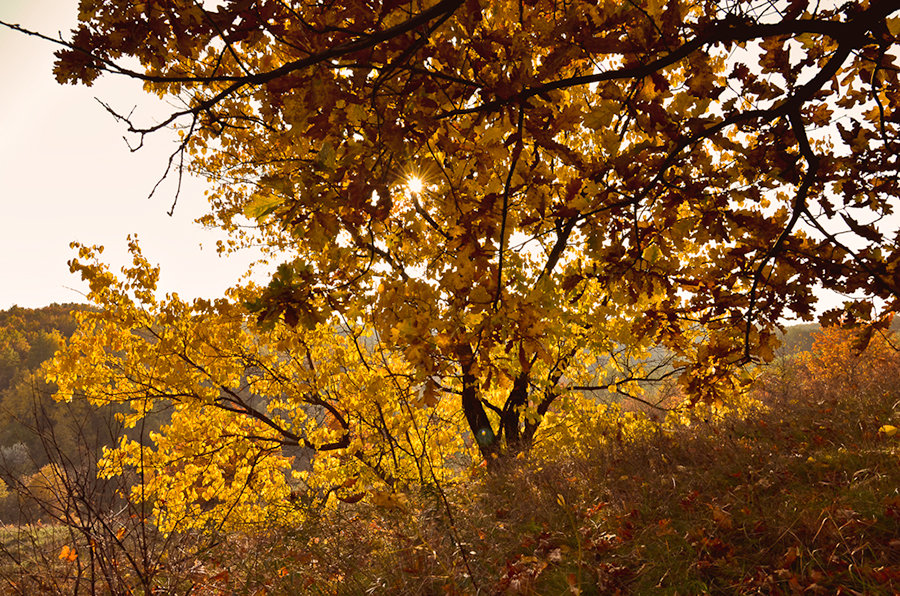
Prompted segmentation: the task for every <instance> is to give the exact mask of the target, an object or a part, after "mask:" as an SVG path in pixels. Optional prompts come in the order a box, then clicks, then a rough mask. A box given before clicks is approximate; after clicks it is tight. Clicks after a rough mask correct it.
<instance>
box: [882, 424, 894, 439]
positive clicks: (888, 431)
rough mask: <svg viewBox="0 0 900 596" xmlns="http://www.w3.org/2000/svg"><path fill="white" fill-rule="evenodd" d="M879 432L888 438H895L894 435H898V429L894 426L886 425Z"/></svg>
mask: <svg viewBox="0 0 900 596" xmlns="http://www.w3.org/2000/svg"><path fill="white" fill-rule="evenodd" d="M878 432H880V433H881V434H883V435H885V436H887V437H893V436H894V435H896V434H897V427H896V426H894V425H892V424H885V425H884V426H882V427H881V428H879V429H878Z"/></svg>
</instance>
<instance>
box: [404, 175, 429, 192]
mask: <svg viewBox="0 0 900 596" xmlns="http://www.w3.org/2000/svg"><path fill="white" fill-rule="evenodd" d="M406 188H407V189H408V190H409V192H411V193H413V194H414V195H417V194H419V193H421V192H422V189H423V188H425V182H423V181H422V179H421V178H419V177H418V176H410V177H409V178H407V179H406Z"/></svg>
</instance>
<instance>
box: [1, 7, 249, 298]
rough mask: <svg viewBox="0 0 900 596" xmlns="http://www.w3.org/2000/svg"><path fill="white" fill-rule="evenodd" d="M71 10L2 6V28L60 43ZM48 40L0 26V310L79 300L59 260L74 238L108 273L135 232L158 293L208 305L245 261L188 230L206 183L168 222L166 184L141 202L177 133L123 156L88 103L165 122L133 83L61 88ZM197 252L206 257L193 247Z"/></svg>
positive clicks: (118, 129) (191, 188) (170, 193)
mask: <svg viewBox="0 0 900 596" xmlns="http://www.w3.org/2000/svg"><path fill="white" fill-rule="evenodd" d="M77 5H78V2H77V0H0V20H3V21H7V22H13V23H18V24H20V25H22V26H24V27H27V28H30V29H35V30H39V31H41V32H44V33H47V34H51V35H53V36H57V34H58V33H59V32H60V31H62V32H63V33H66V32H68V31H69V29H71V28H72V27H73V26H74V24H75V22H76V14H77ZM54 50H55V48H54V47H53V46H52V45H51V44H50V43H48V42H46V41H41V40H38V39H36V38H28V37H25V36H24V35H21V34H18V33H14V32H12V31H10V30H8V29H6V28H5V27H4V28H0V81H2V82H3V85H2V86H3V92H2V93H0V309H6V308H9V307H10V306H12V305H14V304H17V305H19V306H26V307H38V306H44V305H47V304H50V303H52V302H83V301H84V297H83V293H84V291H85V288H86V286H85V285H84V284H82V283H81V281H80V280H79V279H78V278H77V277H75V276H73V275H71V274H70V273H69V271H68V266H67V265H66V262H67V261H68V260H69V259H70V258H71V257H72V256H73V253H72V251H71V249H70V248H69V243H70V242H72V241H73V240H77V241H80V242H82V243H86V244H102V245H104V246H105V247H106V250H105V252H104V253H103V254H104V258H105V259H106V260H107V262H109V263H111V264H113V265H114V269H115V270H118V269H119V267H121V266H122V265H124V264H125V263H126V262H127V261H128V258H127V254H126V250H125V248H126V237H127V235H128V234H129V233H136V234H137V235H138V237H139V239H140V242H141V246H142V248H143V251H144V254H145V256H146V257H147V258H148V259H149V260H150V262H152V263H158V264H160V265H161V266H162V274H161V278H160V286H161V290H163V291H177V292H178V293H179V295H181V296H182V297H193V296H205V297H213V296H218V295H221V293H222V292H223V291H224V290H225V289H226V288H227V287H229V286H231V285H233V284H234V283H235V282H236V281H237V279H238V277H239V276H240V275H241V274H242V273H243V272H244V270H245V269H246V266H247V264H248V263H249V262H250V260H251V256H250V255H247V256H246V257H245V258H238V257H229V259H227V260H224V259H220V258H219V257H218V256H217V255H216V252H215V241H216V239H218V238H221V237H222V235H221V233H217V232H215V231H210V230H204V229H203V228H202V227H201V226H199V225H197V224H194V223H193V220H194V219H195V218H196V217H197V216H199V215H200V214H201V213H203V212H204V208H205V201H204V198H203V190H204V186H203V183H201V182H200V181H196V180H195V181H192V182H190V183H188V184H187V185H186V187H185V188H184V189H183V192H182V196H181V198H180V199H179V201H178V207H177V208H176V211H175V214H174V216H173V217H169V216H168V215H167V214H166V212H167V211H168V210H169V207H170V206H171V203H172V199H173V197H174V179H173V182H172V183H171V184H168V185H163V187H161V189H160V190H159V191H158V192H157V194H156V195H155V196H154V197H153V198H152V199H150V200H148V199H147V196H148V194H149V193H150V190H151V189H152V188H153V185H154V183H155V182H156V180H157V179H158V178H159V177H160V175H161V174H162V172H163V171H164V170H165V164H166V159H167V157H168V155H169V153H170V152H171V150H172V148H173V143H174V138H175V137H174V135H173V134H170V133H169V131H166V132H164V133H162V134H158V135H156V136H155V137H154V138H152V139H150V140H149V142H148V146H147V147H145V148H144V149H142V150H141V151H139V152H137V153H131V152H130V151H129V149H128V147H127V145H126V143H125V141H124V140H123V139H122V136H123V134H124V128H123V127H122V125H121V124H120V123H117V122H116V121H115V120H114V119H113V118H112V117H111V116H110V115H109V114H107V113H106V112H105V111H104V109H103V108H102V107H101V106H100V104H98V103H97V101H96V100H95V97H97V98H100V99H102V100H104V101H106V102H108V103H111V104H112V105H113V106H114V107H116V108H117V109H119V110H121V111H124V112H126V113H127V112H128V111H130V110H131V108H132V107H134V106H137V109H136V111H135V113H136V114H137V115H138V117H141V116H142V115H143V116H145V117H146V118H148V119H152V117H153V115H154V113H156V114H157V115H158V114H161V111H160V108H161V107H162V106H160V105H159V104H156V105H155V107H154V98H152V97H150V96H148V95H145V94H144V93H143V92H142V90H141V87H140V84H139V83H136V82H133V81H128V80H125V79H122V78H114V77H109V76H107V77H103V78H102V79H101V80H100V81H98V82H97V83H95V85H94V86H93V87H90V88H88V87H82V86H78V87H73V86H71V85H66V86H62V85H59V84H57V83H56V80H55V79H54V77H53V74H52V65H53V51H54ZM201 246H202V247H201Z"/></svg>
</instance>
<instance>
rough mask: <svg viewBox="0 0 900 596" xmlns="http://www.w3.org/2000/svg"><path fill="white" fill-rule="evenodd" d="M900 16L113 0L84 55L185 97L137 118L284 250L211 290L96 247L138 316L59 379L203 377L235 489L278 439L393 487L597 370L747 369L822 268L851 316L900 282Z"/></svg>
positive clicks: (496, 2)
mask: <svg viewBox="0 0 900 596" xmlns="http://www.w3.org/2000/svg"><path fill="white" fill-rule="evenodd" d="M896 13H897V5H896V3H895V2H893V1H891V0H856V1H850V2H845V3H842V4H840V5H837V4H836V3H816V2H807V1H805V0H790V1H784V2H779V1H765V2H744V1H733V2H713V1H708V0H673V1H668V2H661V1H658V0H631V1H628V2H620V1H619V0H609V1H601V2H585V1H583V0H569V1H560V0H518V1H516V2H511V1H507V0H491V1H488V0H440V1H438V2H428V1H424V2H394V1H386V0H384V1H382V0H373V1H368V0H338V1H335V2H327V3H321V2H312V1H294V0H227V1H220V2H203V3H200V2H195V1H193V0H149V1H147V2H119V1H113V0H82V2H81V4H80V9H79V18H80V24H79V26H78V27H77V28H76V29H75V30H74V31H73V32H72V33H71V35H70V36H69V37H68V38H67V39H66V40H65V41H62V42H59V43H61V44H62V46H63V47H62V48H61V49H60V50H59V51H58V52H57V56H58V61H57V64H56V76H57V78H58V80H59V81H60V82H64V83H84V84H90V83H91V82H92V81H93V80H95V79H96V78H97V77H98V76H100V75H102V74H105V73H112V74H118V75H122V76H127V77H132V78H134V79H137V80H140V81H142V82H143V85H144V87H145V89H146V90H147V91H148V92H150V93H154V94H157V95H159V96H161V97H166V98H171V99H173V100H175V101H176V102H179V103H178V105H180V106H182V107H180V108H175V109H173V112H172V113H171V115H170V117H168V118H166V119H164V120H162V121H160V122H156V123H151V124H144V123H142V122H140V121H138V120H136V119H134V118H133V117H131V116H129V115H124V114H117V116H118V117H119V118H121V119H122V121H123V122H124V125H125V126H126V127H127V128H128V130H129V131H130V132H131V133H133V134H135V135H137V137H138V138H139V139H141V140H142V139H143V137H144V136H145V135H147V134H152V133H154V132H155V131H158V130H161V129H164V128H166V127H175V128H177V129H178V130H179V133H180V144H179V145H178V147H177V150H176V151H175V153H174V154H173V155H172V158H171V160H170V162H169V169H167V173H169V172H170V171H171V170H174V171H175V175H180V173H181V171H182V170H183V169H189V170H191V171H193V172H197V173H200V174H202V175H205V176H206V177H208V179H209V180H210V181H211V182H212V183H213V184H214V190H212V191H211V193H210V195H209V213H208V215H207V216H206V217H205V218H204V221H205V222H206V223H207V224H209V225H214V226H220V227H222V228H224V229H225V230H228V231H229V232H230V233H231V242H229V243H227V244H223V245H222V247H221V248H222V250H223V252H226V253H227V252H228V251H229V250H237V249H239V248H240V247H241V246H244V245H247V244H254V243H255V244H262V245H264V246H266V247H268V248H269V249H270V251H271V252H270V254H271V256H272V258H273V259H277V260H279V261H280V262H281V265H279V266H278V268H277V271H276V272H275V273H274V275H273V277H272V281H271V283H270V284H269V285H268V286H267V287H256V286H253V285H252V284H245V285H244V286H242V287H239V288H236V289H235V291H234V292H233V293H232V294H231V295H230V297H229V298H228V299H223V300H219V301H216V302H207V301H198V302H196V303H194V304H188V303H185V302H183V301H181V300H180V299H178V297H177V296H169V297H167V298H165V299H158V298H157V297H155V296H154V294H153V292H154V289H155V278H156V274H157V272H156V271H155V269H153V268H152V267H151V266H150V265H149V264H148V263H147V262H146V261H145V260H144V258H143V257H142V256H141V255H140V253H139V251H138V250H137V248H136V245H135V247H134V252H135V266H134V267H133V268H129V269H127V270H125V271H124V273H123V275H122V276H116V275H113V274H112V273H110V272H109V271H108V269H107V268H106V267H104V266H103V265H102V263H101V262H100V261H99V260H98V257H97V252H96V251H95V250H93V249H91V248H88V247H80V254H79V257H78V258H77V259H75V260H74V261H73V263H72V267H73V269H74V270H76V271H79V272H80V273H81V274H82V275H83V276H85V277H86V278H87V279H89V280H90V282H91V287H92V294H91V298H92V300H94V301H95V302H96V303H97V304H98V305H99V306H101V307H103V308H104V309H105V310H104V311H103V312H101V313H93V312H91V313H83V314H81V315H80V318H81V320H82V325H83V327H82V331H81V332H79V334H77V335H76V336H75V338H74V339H73V341H72V343H71V344H70V348H69V350H68V351H67V352H66V353H65V354H63V355H62V356H61V357H60V358H58V359H57V364H56V367H57V370H56V373H55V374H56V380H57V382H58V383H59V385H60V387H61V389H62V391H63V393H64V394H65V392H66V391H70V392H71V391H75V390H76V389H77V391H79V392H83V393H85V394H88V395H93V396H94V399H98V400H101V401H102V400H128V401H131V403H133V404H134V408H135V416H136V417H137V418H136V420H137V419H138V418H140V416H141V415H142V414H143V413H144V412H146V411H147V408H152V407H156V406H155V405H153V404H154V403H156V401H158V400H162V401H164V402H166V403H169V404H174V405H175V410H176V412H180V413H181V414H178V415H176V416H175V417H173V421H172V424H171V426H170V427H169V432H168V435H167V436H166V437H163V436H162V435H158V436H156V439H157V444H158V448H159V453H163V452H166V450H169V456H171V457H170V460H167V461H174V460H178V461H183V460H184V458H183V457H182V456H183V453H181V454H179V453H180V452H179V450H185V449H187V450H188V451H190V450H191V449H194V450H195V451H194V452H192V453H193V455H194V456H195V457H201V454H200V453H199V452H196V450H197V449H200V446H202V445H204V444H206V445H209V444H210V442H211V439H210V437H209V436H204V437H200V436H199V434H202V433H209V432H216V433H218V435H217V436H218V437H219V438H218V439H217V440H218V441H219V443H216V444H218V445H221V449H222V450H223V451H220V452H219V453H220V454H226V453H227V454H228V456H227V457H226V460H229V461H235V459H234V458H235V457H236V458H238V459H241V458H246V462H248V463H247V466H244V467H242V468H241V469H242V470H244V472H242V473H243V474H244V477H243V479H241V474H238V473H235V472H232V473H230V476H229V475H228V474H225V475H224V476H223V472H222V471H221V466H218V467H217V466H212V465H211V464H210V463H209V462H211V461H212V459H210V458H213V455H211V454H209V453H207V455H206V456H205V457H206V459H205V460H203V461H206V462H207V464H204V465H206V466H207V467H206V468H204V469H209V470H213V469H216V470H218V471H216V472H214V473H213V472H210V473H211V474H212V476H210V477H209V478H208V482H207V483H206V485H205V488H203V490H205V491H206V497H211V496H212V495H213V493H215V490H213V489H212V488H210V487H214V486H221V485H222V483H226V484H228V483H231V484H229V486H231V485H233V486H234V487H235V488H234V490H235V491H238V493H240V494H246V490H245V488H246V486H249V485H252V482H251V480H249V479H248V477H247V474H248V473H249V474H250V475H251V476H252V472H253V470H254V469H257V468H254V466H256V465H258V466H260V467H259V470H260V471H262V470H267V472H265V473H270V472H271V474H272V477H273V478H274V477H275V476H277V474H276V472H275V470H277V469H281V468H283V467H284V466H286V465H288V463H289V460H288V459H277V458H278V457H285V456H284V454H283V452H278V453H276V451H277V450H275V449H274V448H275V447H276V446H278V445H294V446H303V447H306V448H308V449H311V450H315V451H318V452H319V453H321V454H330V457H331V458H332V459H331V460H327V461H332V460H333V461H340V462H342V464H341V465H344V464H346V462H347V461H355V462H357V464H358V465H359V466H360V468H359V470H356V468H353V470H352V473H350V476H346V475H345V477H344V479H337V478H333V479H332V484H331V485H330V486H331V488H332V489H335V490H337V489H340V490H339V491H338V492H340V491H344V492H343V493H341V494H343V495H344V496H345V498H352V495H349V494H348V493H349V492H352V487H353V474H357V473H358V474H362V473H363V472H362V470H368V471H369V473H374V474H375V476H377V477H378V478H381V479H382V480H383V481H385V482H387V483H388V484H391V483H392V482H393V481H394V480H395V479H396V478H398V477H400V476H402V475H403V474H406V473H411V474H413V475H415V474H418V475H419V476H421V477H424V476H427V473H426V471H425V470H430V469H432V468H431V467H430V465H431V464H430V463H429V464H428V465H424V466H423V463H422V462H428V461H429V460H427V458H429V457H437V458H438V459H440V460H441V461H442V462H444V468H447V467H448V466H449V467H450V468H452V465H450V463H447V462H451V463H452V461H453V457H455V456H458V455H459V454H465V453H467V450H471V449H475V448H477V449H478V450H479V451H480V453H481V455H482V456H484V457H486V458H488V459H489V460H490V459H491V458H493V457H496V456H500V455H502V454H511V453H517V452H519V451H520V450H521V449H525V448H529V447H531V446H532V445H533V444H534V443H535V438H536V436H538V435H540V432H542V430H541V429H545V428H547V426H548V425H547V420H548V417H556V416H559V417H561V418H559V419H560V420H561V419H564V418H565V416H564V414H565V412H567V411H570V412H571V411H578V410H579V409H582V410H583V408H589V407H592V406H591V404H592V403H593V401H592V400H590V399H585V395H588V394H589V392H591V391H595V390H609V391H611V392H620V393H625V394H628V395H631V396H634V397H636V398H640V397H641V391H642V385H641V384H640V382H639V381H641V380H647V379H649V380H656V381H661V380H665V379H667V378H668V379H673V380H675V379H677V381H678V383H679V385H680V387H681V388H682V390H683V391H684V392H685V394H687V395H689V396H691V398H692V399H694V400H713V399H718V398H719V397H721V396H724V395H727V394H729V393H732V392H734V391H735V389H736V388H737V387H738V386H739V384H740V382H741V380H742V378H741V375H742V372H741V368H740V367H741V366H742V365H745V364H748V363H752V362H760V361H767V360H769V359H771V357H772V354H773V349H774V348H775V344H776V339H775V333H774V331H775V328H776V327H777V325H778V322H779V321H780V320H783V319H784V318H785V317H792V316H793V317H799V318H802V319H807V320H808V319H810V318H811V317H812V315H813V313H814V309H815V305H816V288H817V287H822V288H827V289H830V290H835V291H837V292H840V293H842V294H846V295H848V296H852V297H851V298H848V301H847V302H846V303H845V305H844V307H843V308H841V309H838V310H835V311H832V312H829V313H826V315H825V318H826V320H830V321H838V320H840V321H842V322H845V323H855V322H863V323H869V324H871V325H880V324H886V321H887V318H886V315H887V314H890V313H891V312H893V311H894V310H896V308H897V306H898V303H897V298H898V287H900V286H898V281H900V278H898V275H900V272H898V263H900V260H898V255H900V253H898V248H900V246H898V235H897V232H898V225H897V221H896V219H893V216H894V208H895V206H896V204H897V201H898V176H897V173H898V161H897V160H898V158H897V155H898V148H900V144H898V125H900V112H898V111H897V108H896V106H900V96H898V93H900V84H898V83H900V81H898V65H897V48H898V46H897V39H898V38H897V36H898V33H900V14H896ZM110 111H113V113H116V112H115V111H114V108H112V107H110ZM98 337H99V338H102V340H103V341H101V342H97V338H98ZM91 342H94V343H93V344H91ZM89 344H90V345H89ZM660 354H664V355H665V356H664V357H663V356H660ZM151 402H153V403H151ZM198 411H202V412H204V413H205V414H204V416H206V418H204V420H207V421H208V422H209V424H208V425H206V426H203V427H201V426H200V425H198V423H197V420H198V418H197V412H198ZM178 416H184V418H183V419H179V418H178ZM556 419H557V418H554V420H556ZM216 421H217V422H216ZM135 423H136V422H135ZM560 424H561V425H563V426H564V425H565V423H560ZM178 437H181V438H178ZM234 437H244V438H247V437H249V438H250V439H254V440H256V441H257V442H256V443H255V444H256V445H257V448H256V449H255V450H253V449H249V450H247V449H246V447H244V446H240V447H239V446H235V447H234V449H237V450H239V451H240V450H241V449H245V451H240V453H241V454H242V455H237V452H229V451H228V449H231V447H226V445H232V443H230V442H229V441H231V440H232V439H233V438H234ZM548 441H549V439H548ZM213 443H214V441H213ZM188 445H193V447H190V448H189V447H188ZM235 445H236V444H235ZM242 445H245V444H242ZM128 449H129V447H128V446H127V445H123V447H122V450H121V453H120V455H121V454H127V453H129V451H128ZM267 449H268V451H266V450H267ZM438 453H440V455H435V454H438ZM265 454H269V455H265ZM264 455H265V457H264ZM269 456H271V457H274V458H276V459H273V460H271V461H272V462H275V463H272V464H271V466H269V464H265V465H263V463H258V464H257V463H253V462H262V461H263V460H266V461H269V460H268V459H266V458H267V457H269ZM123 457H124V456H123ZM134 457H136V456H134ZM179 458H180V459H179ZM260 458H262V459H260ZM335 458H336V459H335ZM201 459H202V458H201ZM276 460H277V461H276ZM404 460H405V461H407V462H409V466H411V467H410V468H409V470H413V472H408V471H407V472H404V470H405V469H406V468H404V466H405V465H406V464H403V463H402V462H403V461H404ZM131 461H135V460H131ZM142 461H143V460H142ZM241 461H244V460H241ZM314 461H315V462H319V463H317V464H314V465H325V464H322V463H321V462H323V461H326V460H325V459H319V458H315V459H314ZM111 465H112V464H111ZM160 465H161V466H162V465H163V464H160ZM166 465H169V464H166ZM197 465H200V464H197ZM329 465H331V464H329ZM267 466H268V467H267ZM113 467H115V466H113ZM448 469H449V468H448ZM248 470H249V472H248ZM415 470H417V472H415ZM260 473H262V472H260ZM298 473H299V472H298ZM303 473H306V472H303ZM216 475H218V476H216ZM213 476H215V478H213ZM195 477H196V474H195ZM340 482H343V484H340ZM217 483H218V484H217ZM241 487H244V488H241ZM203 490H201V492H203ZM279 490H281V491H282V493H281V494H284V495H286V494H288V493H287V491H289V487H287V485H285V486H283V487H282V488H281V489H279ZM241 491H243V492H241ZM236 494H237V493H236ZM200 496H202V495H200ZM206 497H204V498H206ZM235 498H237V497H235ZM200 500H202V499H200ZM207 509H208V506H207Z"/></svg>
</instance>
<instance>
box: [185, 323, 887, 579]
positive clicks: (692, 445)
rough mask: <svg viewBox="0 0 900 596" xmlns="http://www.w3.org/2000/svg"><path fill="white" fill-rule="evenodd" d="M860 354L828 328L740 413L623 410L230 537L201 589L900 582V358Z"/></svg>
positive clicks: (877, 347)
mask: <svg viewBox="0 0 900 596" xmlns="http://www.w3.org/2000/svg"><path fill="white" fill-rule="evenodd" d="M859 347H860V346H859V343H858V340H856V339H855V336H854V335H852V334H849V333H847V332H842V331H840V330H827V331H826V332H825V333H824V335H823V336H822V337H821V338H820V339H819V341H818V343H817V344H816V345H815V346H814V348H813V350H812V351H811V352H809V353H805V354H802V355H799V356H795V357H790V358H785V359H783V360H782V361H780V362H778V363H775V364H773V365H771V366H769V367H767V368H765V370H763V371H762V373H761V374H760V375H759V378H758V380H757V382H756V383H755V385H754V386H753V388H752V391H751V393H750V394H749V395H748V396H747V400H748V401H747V403H749V404H754V406H753V407H745V408H743V409H742V410H740V412H739V413H735V412H734V411H732V412H731V413H726V414H721V412H720V413H719V414H717V413H716V411H715V410H714V409H709V408H699V409H696V408H695V409H693V410H691V411H689V412H688V413H687V414H684V415H679V419H678V420H674V419H673V418H671V417H670V419H669V420H668V421H664V422H659V423H656V422H654V423H650V422H648V420H647V419H645V418H643V415H642V414H634V413H631V414H626V413H624V412H621V411H618V410H610V411H609V413H608V417H607V418H606V419H604V420H598V423H597V426H596V435H597V436H596V437H595V439H596V440H593V441H591V443H590V445H589V447H588V448H584V449H581V450H579V452H578V454H572V453H568V454H560V455H558V456H556V457H551V456H547V455H542V456H541V457H536V456H523V457H519V458H515V459H512V460H511V461H506V462H503V463H502V464H499V465H497V466H494V467H492V470H491V471H490V472H488V470H487V469H485V468H476V470H475V471H474V472H473V474H472V475H471V478H470V479H469V480H467V481H466V482H461V483H458V484H454V485H449V486H438V485H425V486H421V487H418V490H416V491H409V492H407V493H406V494H404V495H402V498H401V497H399V496H398V498H396V499H392V500H389V501H386V502H382V503H380V506H376V505H374V504H371V503H366V502H365V501H361V502H358V503H355V504H352V505H349V504H348V505H346V506H344V507H342V508H339V509H337V510H335V511H328V512H323V513H322V515H321V516H318V517H315V516H311V519H310V520H309V521H308V522H306V523H305V525H303V526H301V527H297V528H294V529H292V530H290V531H286V530H269V531H262V530H261V531H259V532H257V533H255V534H253V535H248V534H234V533H232V534H228V535H224V536H222V537H220V539H219V540H218V541H217V542H216V544H215V547H214V548H210V549H208V550H207V551H204V552H203V553H198V555H197V556H198V563H197V565H195V567H194V568H192V571H191V573H192V574H193V575H192V577H191V582H190V585H191V586H192V587H191V589H190V593H191V594H221V593H243V594H409V595H418V594H548V595H556V594H866V595H869V594H874V595H877V594H896V593H900V433H896V429H895V428H894V427H895V426H900V385H898V383H897V382H896V381H897V379H898V378H900V353H898V352H897V351H896V350H895V349H894V348H893V347H892V345H891V344H890V343H889V342H888V341H887V340H886V339H885V338H875V339H873V340H872V342H871V345H870V346H869V347H868V349H867V350H866V351H865V352H864V353H862V354H859V353H858V349H859ZM635 421H637V422H635ZM634 424H637V425H638V426H639V427H640V428H641V429H643V431H642V432H641V433H633V432H623V427H628V426H629V425H634ZM892 429H893V430H892ZM625 430H627V428H626V429H625Z"/></svg>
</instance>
